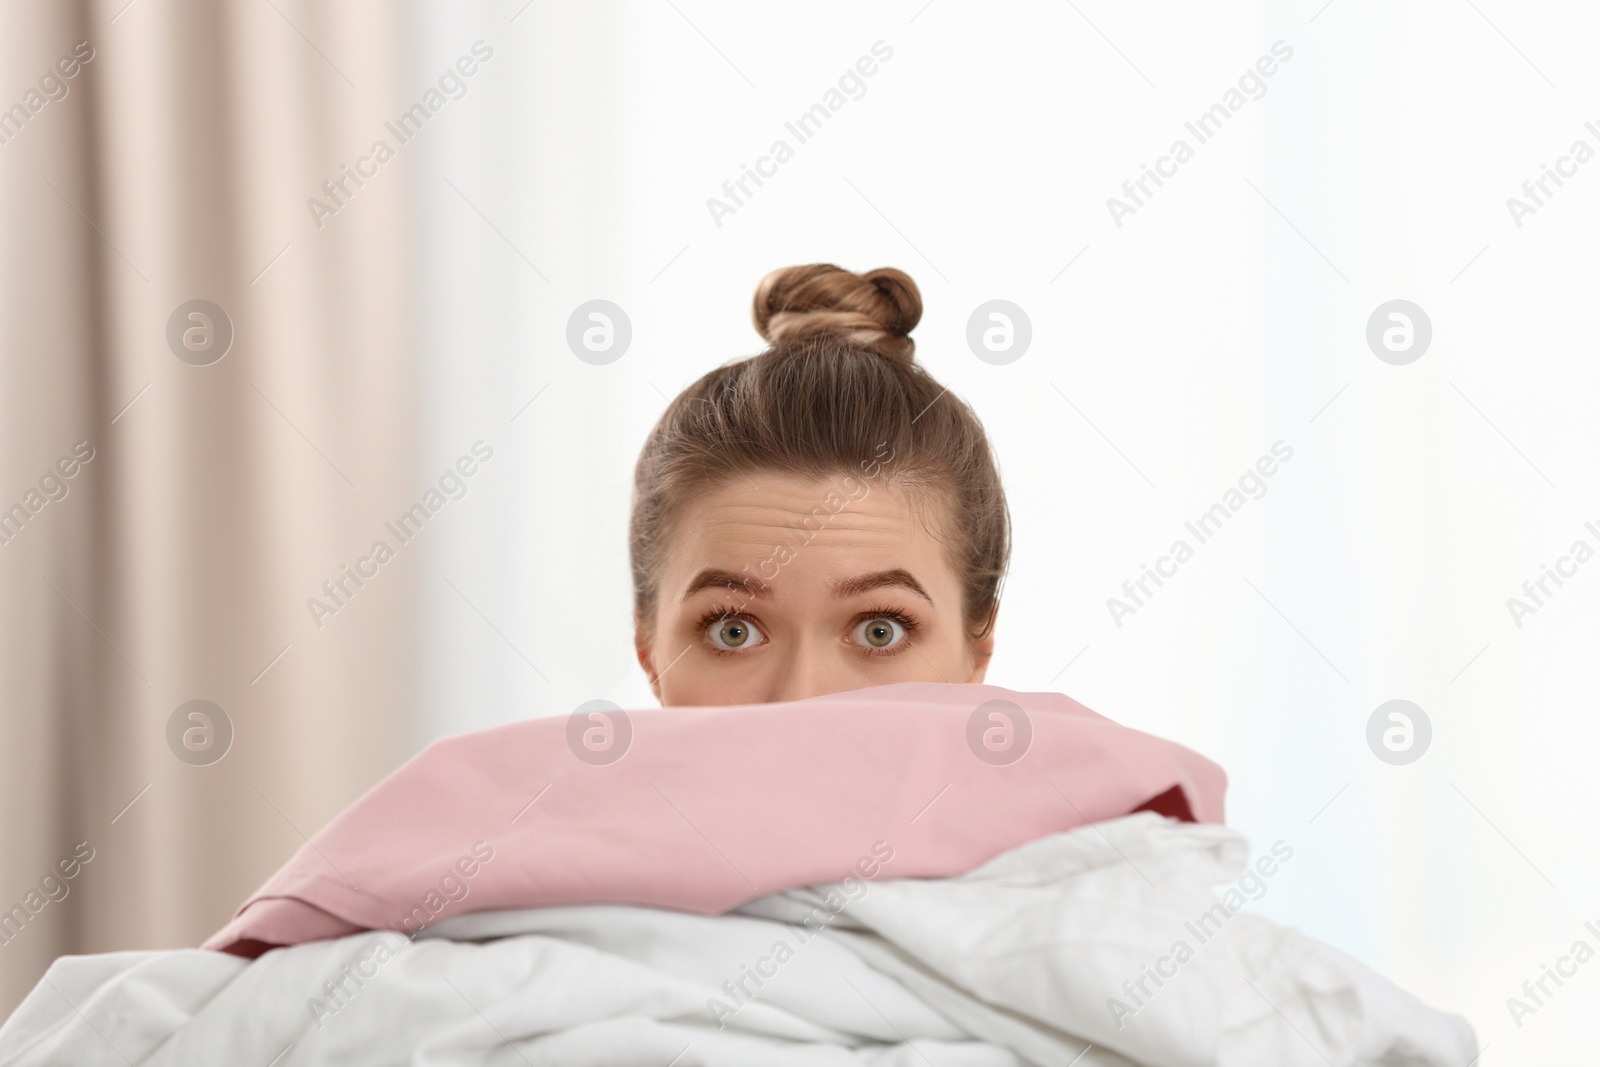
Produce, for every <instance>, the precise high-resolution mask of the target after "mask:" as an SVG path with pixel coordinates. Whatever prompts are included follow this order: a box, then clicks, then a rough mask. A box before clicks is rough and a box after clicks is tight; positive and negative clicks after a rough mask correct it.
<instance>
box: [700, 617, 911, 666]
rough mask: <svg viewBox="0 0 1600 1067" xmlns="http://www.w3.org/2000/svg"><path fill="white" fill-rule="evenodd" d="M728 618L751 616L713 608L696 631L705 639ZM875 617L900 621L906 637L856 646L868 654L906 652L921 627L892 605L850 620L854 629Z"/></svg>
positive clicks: (724, 651) (728, 651) (722, 651)
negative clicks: (889, 644)
mask: <svg viewBox="0 0 1600 1067" xmlns="http://www.w3.org/2000/svg"><path fill="white" fill-rule="evenodd" d="M728 619H750V616H749V615H747V614H746V613H745V612H742V611H735V610H733V609H732V608H712V609H711V610H710V611H708V612H706V613H705V614H704V615H702V616H700V622H699V623H698V624H697V626H696V632H697V633H699V634H700V636H701V640H702V641H705V632H706V628H707V627H708V626H710V625H711V624H712V623H714V622H725V621H726V620H728ZM873 619H891V620H893V621H894V622H897V623H899V624H900V626H901V628H902V629H904V630H905V632H906V636H905V639H904V640H902V641H901V642H900V644H898V645H897V646H895V647H894V648H887V649H881V648H867V647H865V646H862V645H857V646H856V647H857V649H858V650H859V651H861V652H862V653H863V654H864V655H868V656H894V655H898V654H899V653H901V652H904V651H905V650H906V649H907V648H908V647H909V646H910V644H911V638H912V637H913V636H914V635H915V634H916V632H917V631H918V630H919V629H920V628H921V624H920V623H918V622H917V620H916V619H913V618H912V617H911V616H909V615H907V614H906V613H905V612H903V611H901V610H900V609H899V608H890V607H882V608H875V609H873V610H871V611H863V612H861V613H860V614H858V615H857V616H856V617H855V618H854V619H852V620H851V621H850V628H851V629H852V630H854V629H855V628H856V627H857V626H860V625H861V624H862V623H864V622H871V621H872V620H873ZM751 621H755V620H751ZM705 645H706V647H707V648H709V649H710V650H711V651H712V652H714V653H716V654H717V655H719V656H737V655H739V654H740V653H739V652H735V651H733V650H732V649H727V648H718V647H717V646H716V645H714V644H712V643H711V642H709V641H705ZM758 647H759V646H758Z"/></svg>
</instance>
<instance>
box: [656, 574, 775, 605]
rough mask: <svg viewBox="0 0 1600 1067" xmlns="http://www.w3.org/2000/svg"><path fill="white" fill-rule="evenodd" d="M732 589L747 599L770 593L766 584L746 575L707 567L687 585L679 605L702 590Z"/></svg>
mask: <svg viewBox="0 0 1600 1067" xmlns="http://www.w3.org/2000/svg"><path fill="white" fill-rule="evenodd" d="M713 587H715V588H718V589H732V590H734V591H736V592H741V593H743V594H744V595H745V596H747V597H764V596H768V595H770V593H771V589H770V588H769V587H768V585H767V583H766V582H763V581H762V580H761V579H760V578H754V577H751V576H750V575H748V574H734V573H733V572H732V571H719V570H717V569H716V568H714V567H708V568H706V569H705V570H703V571H701V572H700V573H699V574H697V575H695V576H694V581H692V582H690V583H689V588H687V589H685V590H684V591H683V596H681V597H679V598H678V600H679V603H682V602H683V601H685V600H688V599H689V598H690V597H692V596H694V595H695V594H696V593H698V592H699V591H700V590H702V589H710V588H713Z"/></svg>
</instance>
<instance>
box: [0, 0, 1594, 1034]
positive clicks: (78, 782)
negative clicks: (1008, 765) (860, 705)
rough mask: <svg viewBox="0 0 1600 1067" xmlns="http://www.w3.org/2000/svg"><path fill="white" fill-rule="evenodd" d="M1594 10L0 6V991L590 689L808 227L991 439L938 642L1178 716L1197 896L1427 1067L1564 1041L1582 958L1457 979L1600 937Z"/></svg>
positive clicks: (3, 1000)
mask: <svg viewBox="0 0 1600 1067" xmlns="http://www.w3.org/2000/svg"><path fill="white" fill-rule="evenodd" d="M1597 29H1600V14H1597V13H1596V12H1595V11H1593V10H1592V9H1591V8H1589V7H1588V6H1585V5H1579V4H1576V3H1570V2H1569V3H1540V4H1523V5H1514V4H1510V3H1505V2H1504V0H1422V2H1418V3H1412V4H1406V5H1386V4H1380V3H1376V2H1373V0H1307V2H1304V3H1300V2H1294V3H1276V4H1267V3H1264V2H1262V3H1254V4H1250V3H1245V4H1225V5H1205V6H1202V7H1195V6H1193V5H1186V4H1176V3H1160V4H1156V5H1153V6H1152V5H1145V6H1138V7H1129V6H1126V5H1118V4H1112V3H1108V2H1104V0H1075V2H1068V3H1065V4H1062V5H1054V4H1051V5H1045V4H1038V3H995V4H983V5H978V4H972V3H967V2H961V0H905V2H899V0H896V2H893V3H883V4H875V5H851V4H843V3H813V4H807V5H804V6H793V5H785V6H781V7H780V6H752V5H748V4H732V3H724V2H720V0H636V2H626V3H622V2H617V3H592V4H578V3H566V2H552V0H531V2H530V0H506V2H493V3H487V2H482V3H454V4H443V3H436V4H423V3H416V2H412V3H394V4H378V3H355V2H350V3H339V4H316V3H311V2H309V0H236V2H235V0H229V2H227V3H216V4H202V3H196V2H182V0H107V2H104V3H101V2H61V3H55V2H51V3H45V2H42V0H27V2H22V0H11V2H8V3H6V4H4V5H0V108H4V109H7V110H4V111H3V112H0V911H5V910H11V909H13V907H14V906H18V905H23V904H24V903H25V902H26V901H28V900H29V894H30V893H33V892H34V890H36V889H37V887H38V885H39V881H40V878H41V877H42V876H43V875H44V874H46V873H48V872H50V871H51V870H52V869H53V868H55V867H56V865H57V863H58V861H60V860H61V859H63V858H65V857H72V856H74V855H76V856H77V858H78V859H79V860H80V861H82V862H81V870H80V871H79V873H78V875H77V877H75V878H74V879H73V880H72V881H71V882H70V883H69V885H70V893H69V894H68V895H67V896H66V897H64V898H62V899H59V900H48V901H45V902H44V904H43V906H42V907H40V908H38V910H33V909H32V908H29V909H27V912H28V914H27V918H26V920H17V921H15V922H14V923H13V924H12V926H11V927H4V926H3V925H0V1013H4V1012H8V1011H9V1010H10V1009H11V1008H12V1007H13V1006H14V1005H15V1003H16V1002H17V1001H18V1000H20V998H21V996H22V995H23V994H24V993H25V992H26V990H27V989H29V988H30V987H31V986H32V985H33V984H34V983H35V982H36V981H37V980H38V977H39V975H40V974H42V973H43V971H44V969H45V967H46V966H47V965H48V963H49V961H50V960H51V959H53V958H54V957H56V956H58V955H60V954H62V953H85V952H103V951H109V950H115V949H124V948H157V947H169V946H181V945H193V944H196V943H198V942H199V941H200V940H201V939H202V938H203V937H205V936H206V935H207V934H209V933H210V932H212V931H213V930H215V929H216V928H217V927H219V926H220V925H222V923H223V922H225V921H226V919H227V918H228V917H229V916H230V915H231V913H232V911H233V909H234V908H235V907H236V906H237V905H238V904H239V903H240V902H241V901H242V900H243V899H244V897H245V896H246V895H247V894H249V893H250V891H251V890H253V889H254V888H255V887H256V886H257V885H259V884H260V883H261V882H262V881H263V880H264V879H265V878H266V877H267V875H268V874H270V873H271V872H272V871H273V870H274V869H276V868H277V867H278V866H279V864H281V863H282V862H283V861H284V860H285V859H287V858H288V856H289V855H290V854H291V853H292V852H293V851H294V850H295V849H296V848H297V847H298V846H299V845H300V844H301V843H302V842H303V841H304V840H305V839H306V837H307V836H308V835H310V834H312V833H314V832H315V831H316V830H317V829H318V828H319V827H320V826H321V825H322V824H323V823H325V822H326V821H327V820H328V819H329V818H330V817H332V816H333V815H334V814H335V813H337V812H338V811H339V810H340V809H341V808H342V807H344V806H345V805H346V804H348V803H349V802H350V801H352V800H353V799H354V798H355V797H357V796H358V795H360V794H361V793H362V792H363V791H364V790H366V789H367V788H368V787H369V786H371V785H372V784H373V783H374V782H375V781H376V780H377V779H378V778H380V777H381V776H383V775H384V774H386V773H388V772H389V771H390V770H392V769H393V768H394V767H395V766H397V765H398V764H399V763H400V762H401V761H403V760H404V759H406V758H407V757H408V756H410V755H411V754H413V753H415V752H416V751H417V750H418V749H420V748H421V747H422V746H423V745H425V744H426V743H427V742H428V741H430V740H431V739H433V738H436V737H439V736H441V735H444V734H449V733H456V732H461V731H466V730H472V729H477V728H480V727H485V726H489V725H493V724H496V723H501V722H506V721H509V720H513V719H518V718H523V717H528V716H535V715H548V714H566V713H568V712H570V711H571V710H572V709H573V708H574V707H575V706H576V705H578V704H579V703H581V702H583V701H586V700H591V699H596V698H604V699H609V700H612V701H615V702H616V703H618V704H621V705H622V706H623V707H648V706H652V705H653V703H654V702H653V700H652V699H651V697H650V693H649V690H648V687H647V686H646V684H645V679H644V677H643V676H642V674H641V673H640V671H639V669H638V667H637V665H636V663H635V662H634V658H633V651H632V643H631V617H630V616H631V605H630V593H629V581H628V571H627V560H626V538H625V533H626V521H627V513H628V491H629V485H630V477H631V468H632V463H633V460H634V457H635V456H636V454H637V451H638V449H639V447H640V445H641V443H642V441H643V439H644V436H645V434H646V433H647V431H648V430H649V428H650V426H651V424H652V423H653V421H654V420H655V418H656V417H657V415H658V414H659V413H660V411H661V410H662V408H663V407H664V405H665V403H666V401H667V399H668V398H669V397H671V396H672V395H674V394H675V393H676V392H677V391H679V390H680V389H681V388H683V386H684V385H686V384H687V383H688V382H689V381H691V380H693V379H694V378H696V377H698V376H699V375H700V374H702V373H704V372H705V371H706V370H708V369H710V368H711V367H713V366H715V365H717V364H719V363H721V362H723V361H725V360H728V359H732V358H736V357H740V356H745V355H749V354H752V353H754V352H756V351H758V350H759V348H760V342H759V338H758V337H757V336H756V334H755V332H754V330H753V329H752V327H751V325H750V318H749V301H750V297H751V293H752V291H753V288H754V286H755V284H756V282H757V281H758V280H759V279H760V277H761V276H762V275H763V274H765V273H766V272H767V271H768V270H770V269H772V268H774V267H778V266H783V265H788V264H795V263H806V262H816V261H827V262H835V263H838V264H840V265H842V266H846V267H849V268H852V269H858V270H864V269H868V268H871V267H876V266H881V265H892V266H897V267H900V268H902V269H904V270H906V271H908V272H909V273H910V274H911V275H912V276H913V277H914V278H916V280H917V281H918V283H919V284H920V285H921V287H922V290H923V294H924V299H925V303H926V308H927V310H926V314H925V317H924V319H923V322H922V324H921V326H920V327H919V328H918V329H917V331H916V333H915V335H914V336H915V338H916V340H917V342H918V359H919V360H921V361H922V362H923V363H924V365H925V366H926V367H927V368H928V369H929V370H930V371H931V372H932V373H933V374H934V375H935V376H936V377H937V378H939V379H940V380H941V381H942V382H943V383H945V384H946V385H948V386H949V387H950V388H951V389H952V390H953V391H954V392H955V393H957V394H958V395H960V396H961V397H963V398H965V399H966V400H967V401H968V402H969V403H971V404H972V405H973V407H974V408H975V409H976V411H977V412H978V414H979V416H980V417H981V418H983V419H984V421H985V423H986V424H987V426H988V427H989V429H990V432H991V434H992V439H993V442H994V445H995V448H996V450H997V452H998V456H999V460H1000V463H1001V467H1002V471H1003V474H1004V477H1005V480H1006V483H1007V486H1008V491H1009V493H1010V504H1011V508H1012V512H1013V516H1014V520H1015V523H1016V549H1015V555H1014V559H1013V563H1012V568H1011V573H1010V575H1009V577H1008V580H1007V583H1006V586H1005V597H1004V603H1003V606H1002V612H1001V616H1000V622H999V628H998V638H999V644H998V651H997V653H996V655H995V658H994V662H993V665H992V667H991V669H990V672H989V680H990V681H991V682H993V683H995V684H997V685H1002V686H1006V687H1008V688H1012V689H1018V690H1053V691H1060V692H1065V693H1067V694H1069V695H1071V696H1073V697H1075V698H1077V699H1078V700H1080V701H1082V702H1084V703H1086V704H1087V705H1089V706H1090V707H1092V708H1094V709H1096V710H1097V711H1099V712H1101V713H1103V714H1105V715H1108V716H1110V717H1112V718H1114V719H1117V720H1118V721H1120V722H1123V723H1126V724H1129V725H1132V726H1135V727H1138V728H1140V729H1143V730H1147V731H1150V732H1153V733H1157V734H1160V735H1163V736H1167V737H1171V738H1174V739H1176V740H1178V741H1181V742H1183V743H1184V744H1187V745H1189V746H1191V747H1193V748H1195V749H1197V750H1198V751H1200V752H1202V753H1204V754H1205V755H1207V756H1209V757H1211V758H1212V759H1214V760H1216V761H1218V762H1219V763H1221V764H1222V765H1223V766H1224V767H1225V768H1226V769H1227V770H1228V772H1229V774H1230V778H1231V789H1230V797H1229V819H1230V822H1231V823H1232V824H1233V825H1234V826H1236V827H1238V828H1239V829H1240V830H1242V831H1244V832H1245V833H1247V834H1248V835H1249V836H1250V838H1251V840H1252V843H1253V847H1254V848H1255V849H1256V850H1257V851H1263V852H1264V851H1266V850H1267V849H1268V847H1269V846H1270V845H1271V843H1272V842H1274V841H1275V840H1280V839H1281V840H1282V841H1284V842H1285V843H1287V844H1288V845H1290V846H1291V847H1292V848H1293V850H1294V858H1293V860H1292V862H1290V863H1288V864H1286V865H1285V867H1284V869H1283V870H1282V871H1281V872H1280V873H1279V874H1278V875H1277V876H1276V877H1275V878H1274V879H1272V880H1271V882H1270V886H1269V890H1268V892H1267V893H1266V894H1265V895H1264V896H1263V897H1262V898H1261V899H1260V900H1258V901H1254V902H1252V903H1251V905H1250V907H1252V908H1253V909H1256V910H1258V911H1259V912H1260V913H1262V914H1265V915H1267V916H1269V917H1271V918H1273V919H1275V920H1277V921H1279V922H1282V923H1286V924H1289V925H1292V926H1294V927H1297V928H1299V929H1301V930H1303V931H1305V932H1306V933H1308V934H1310V935H1311V936H1314V937H1317V938H1319V939H1321V940H1323V941H1326V942H1328V943H1330V944H1333V945H1336V946H1338V947H1339V948H1341V949H1343V950H1344V951H1346V952H1348V953H1350V954H1352V955H1353V956H1355V957H1357V958H1359V959H1361V960H1363V961H1365V962H1366V963H1368V964H1369V965H1371V966H1372V967H1374V968H1377V969H1378V970H1380V971H1382V972H1383V973H1385V974H1386V975H1388V976H1389V977H1390V978H1392V979H1394V980H1395V981H1396V982H1398V983H1399V984H1400V985H1401V986H1403V987H1404V988H1406V989H1408V990H1411V991H1413V992H1414V993H1416V994H1417V995H1418V996H1419V997H1421V998H1422V999H1424V1000H1425V1001H1427V1002H1429V1003H1430V1004H1432V1005H1434V1006H1437V1007H1440V1008H1444V1009H1447V1010H1451V1011H1456V1012H1460V1013H1463V1014H1465V1015H1466V1016H1467V1017H1468V1018H1469V1019H1470V1020H1471V1021H1472V1023H1473V1024H1474V1026H1475V1027H1476V1028H1477V1030H1478V1033H1479V1037H1480V1040H1481V1041H1482V1042H1484V1043H1485V1044H1487V1045H1488V1049H1487V1051H1486V1052H1485V1054H1484V1056H1483V1057H1482V1059H1481V1060H1480V1061H1479V1062H1481V1063H1485V1064H1491V1063H1507V1064H1510V1063H1535V1062H1536V1063H1541V1064H1578V1063H1589V1062H1592V1060H1593V1050H1592V1042H1593V1028H1592V1020H1593V1018H1594V1016H1595V1011H1596V1007H1597V1002H1600V965H1596V966H1594V967H1592V968H1580V969H1579V971H1578V973H1577V976H1576V977H1574V978H1569V980H1568V981H1567V982H1566V984H1565V985H1564V986H1562V987H1560V988H1559V990H1558V991H1557V993H1556V995H1554V996H1552V997H1550V998H1548V999H1547V1000H1546V1001H1545V1003H1543V1004H1542V1005H1541V1006H1539V1007H1538V1008H1537V1010H1536V1011H1535V1012H1534V1013H1532V1014H1527V1015H1524V1016H1522V1017H1520V1018H1516V1017H1514V1016H1513V1015H1512V1013H1511V1012H1510V1011H1509V1009H1508V1006H1507V998H1508V997H1512V996H1518V997H1525V994H1524V993H1523V991H1522V984H1523V982H1524V981H1526V980H1529V979H1533V980H1537V979H1538V978H1539V977H1540V976H1541V974H1542V973H1543V968H1544V967H1545V966H1546V965H1550V964H1553V963H1554V962H1555V961H1556V959H1557V958H1558V957H1560V956H1562V955H1564V954H1567V953H1569V952H1570V951H1571V949H1572V947H1573V945H1574V942H1576V941H1578V940H1580V939H1583V940H1586V941H1588V943H1589V944H1590V946H1591V947H1600V937H1597V936H1596V934H1595V933H1593V932H1590V931H1589V930H1587V929H1586V928H1585V925H1584V924H1585V923H1586V922H1591V921H1592V922H1595V923H1596V925H1597V926H1600V868H1597V865H1596V863H1595V858H1594V857H1595V854H1596V847H1597V845H1600V833H1597V831H1596V830H1595V828H1594V821H1593V817H1594V813H1595V803H1594V799H1593V792H1592V784H1593V782H1594V780H1595V776H1596V763H1597V761H1600V744H1597V742H1600V726H1597V725H1596V715H1595V709H1596V704H1595V693H1596V686H1595V680H1596V679H1595V675H1596V667H1595V663H1596V657H1595V649H1596V647H1597V638H1600V620H1597V615H1596V603H1597V594H1600V562H1596V561H1595V560H1594V556H1595V554H1596V551H1597V550H1600V484H1597V482H1600V479H1597V477H1596V457H1597V455H1600V424H1597V420H1596V419H1595V417H1594V409H1595V401H1596V398H1597V391H1600V370H1597V364H1596V360H1595V351H1596V342H1595V339H1594V336H1593V330H1592V325H1591V323H1590V318H1591V309H1592V304H1593V292H1594V288H1595V282H1596V278H1597V273H1600V272H1597V269H1596V266H1595V259H1594V254H1593V243H1594V238H1595V235H1596V233H1597V229H1596V226H1597V221H1600V163H1595V162H1593V158H1592V157H1594V156H1595V154H1596V152H1597V151H1600V75H1597V74H1596V73H1595V68H1594V65H1593V63H1592V62H1591V57H1590V56H1589V55H1588V51H1589V47H1588V46H1589V43H1590V42H1592V41H1593V40H1594V35H1595V32H1596V30H1597ZM807 116H809V118H807ZM1591 120H1593V122H1594V125H1589V123H1590V122H1591ZM778 142H783V144H784V146H785V150H783V151H779V150H778V149H777V143H778ZM1179 142H1182V143H1183V145H1184V148H1183V149H1180V148H1179V147H1178V143H1179ZM1580 143H1581V144H1582V147H1581V148H1580ZM752 173H753V174H755V175H756V178H751V177H749V175H750V174H752ZM1151 174H1154V175H1155V177H1151V176H1150V175H1151ZM1552 174H1554V175H1555V176H1554V177H1551V175H1552ZM757 178H759V181H757V180H756V179H757ZM1158 179H1159V180H1158ZM741 180H742V181H743V185H742V187H741V185H740V182H741ZM1141 181H1142V183H1143V184H1142V186H1141V184H1140V183H1141ZM1541 183H1542V184H1541ZM597 301H602V302H604V303H599V304H597V303H595V302H597ZM997 301H999V302H1003V303H995V302H997ZM995 315H998V316H1000V317H998V318H995V317H992V316H995ZM594 316H599V317H594ZM586 332H588V337H587V339H585V333H586ZM1262 457H1270V460H1269V461H1268V462H1266V463H1262ZM1258 463H1262V465H1261V466H1259V467H1258ZM1269 466H1270V467H1271V468H1272V471H1273V472H1272V473H1271V475H1270V476H1252V475H1251V472H1252V471H1260V470H1264V469H1266V467H1269ZM469 471H470V473H469ZM1219 505H1220V510H1213V509H1214V507H1216V506H1219ZM1208 512H1209V513H1210V514H1211V515H1212V519H1211V520H1210V523H1209V525H1207V526H1204V527H1201V526H1199V525H1196V526H1195V527H1194V528H1193V529H1191V527H1190V525H1189V524H1198V523H1199V520H1200V518H1201V516H1203V515H1205V514H1207V513H1208ZM1179 541H1183V542H1185V543H1186V544H1187V546H1188V548H1189V550H1190V551H1189V552H1188V553H1184V554H1182V556H1183V559H1182V562H1178V561H1177V558H1176V557H1175V556H1174V555H1173V552H1174V547H1175V545H1176V543H1177V542H1179ZM379 543H382V545H383V548H382V549H381V550H380V549H379V547H378V545H379ZM1580 543H1581V544H1582V547H1580ZM1163 560H1165V562H1163ZM1146 567H1149V568H1150V569H1151V570H1152V571H1159V572H1160V573H1161V574H1163V575H1165V577H1163V578H1162V581H1161V583H1160V584H1157V583H1156V582H1155V581H1154V580H1151V579H1146V584H1145V587H1144V589H1143V590H1142V591H1141V590H1140V589H1139V586H1138V585H1137V583H1138V582H1139V580H1140V579H1141V577H1143V576H1144V574H1145V568H1146ZM1552 576H1553V577H1552ZM1541 581H1542V582H1543V585H1542V586H1541V585H1540V584H1539V583H1540V582H1541ZM1124 583H1128V586H1129V589H1131V590H1132V592H1130V591H1129V590H1127V589H1125V588H1124ZM1135 594H1137V595H1135ZM197 701H198V702H201V703H194V702H197ZM1390 701H1405V702H1407V703H1405V704H1403V705H1389V704H1388V702H1390ZM1386 705H1387V706H1386ZM1380 706H1384V707H1382V710H1380ZM1396 711H1398V713H1399V714H1400V715H1401V716H1402V717H1401V718H1391V717H1390V713H1391V712H1396ZM86 853H88V854H92V858H91V859H89V860H87V861H83V856H84V855H85V854H86ZM32 899H33V900H34V901H38V900H39V899H40V898H39V896H38V895H37V894H35V895H34V896H33V898H32ZM1591 970H1592V971H1593V972H1594V973H1589V971H1591ZM1585 1019H1588V1020H1590V1021H1591V1022H1590V1023H1589V1024H1585V1023H1584V1020H1585ZM1585 1038H1587V1042H1588V1044H1589V1046H1590V1047H1589V1048H1588V1050H1587V1054H1586V1052H1585V1048H1584V1044H1585V1040H1584V1039H1585Z"/></svg>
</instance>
